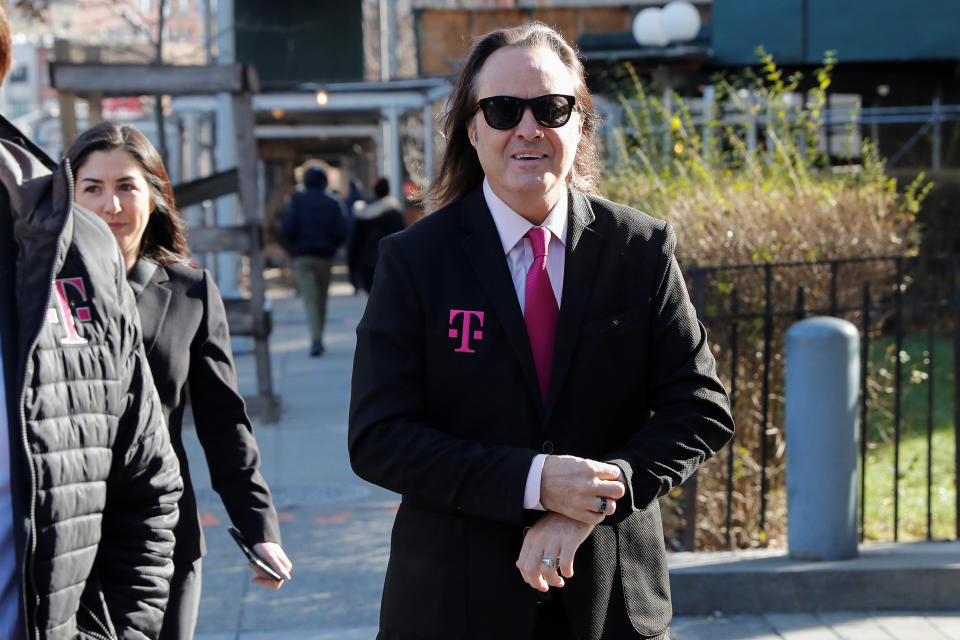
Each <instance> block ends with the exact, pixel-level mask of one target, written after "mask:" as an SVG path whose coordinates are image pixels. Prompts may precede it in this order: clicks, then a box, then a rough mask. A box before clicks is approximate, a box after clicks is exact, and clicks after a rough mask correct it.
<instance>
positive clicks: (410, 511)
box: [348, 23, 733, 640]
mask: <svg viewBox="0 0 960 640" xmlns="http://www.w3.org/2000/svg"><path fill="white" fill-rule="evenodd" d="M449 105H450V111H449V112H448V113H447V114H446V116H445V121H444V125H445V127H444V132H445V134H446V139H447V148H446V151H445V152H444V157H443V161H442V163H441V168H440V173H439V175H438V177H437V179H436V181H435V182H434V183H433V185H432V186H431V189H430V191H429V195H430V196H431V197H432V200H433V202H435V203H437V204H439V205H440V209H439V210H438V211H436V212H434V213H432V214H430V215H428V216H426V217H425V218H424V219H423V220H421V221H419V222H417V223H416V224H414V225H412V226H411V227H409V228H408V229H406V230H405V231H402V232H400V233H398V234H395V235H393V236H390V237H388V238H385V239H384V240H383V242H382V243H381V245H380V264H379V266H378V267H377V269H378V275H377V279H376V282H375V283H374V286H373V291H372V292H371V293H370V297H369V299H368V301H367V306H366V310H365V312H364V315H363V318H362V320H361V321H360V324H359V325H358V327H357V350H356V355H355V359H354V370H353V390H352V398H351V407H350V425H349V437H348V442H349V447H350V456H351V463H352V465H353V468H354V470H355V471H356V472H357V474H359V475H360V476H361V477H362V478H364V479H366V480H368V481H370V482H373V483H376V484H378V485H381V486H383V487H386V488H388V489H391V490H393V491H396V492H398V493H400V494H402V496H403V499H402V502H401V505H400V508H399V510H398V511H397V515H396V521H395V523H394V528H393V537H392V540H391V548H390V560H389V564H388V567H387V574H386V582H385V584H384V590H383V601H382V604H381V609H380V633H379V636H378V638H381V639H383V640H386V639H398V640H408V639H409V640H412V639H413V638H417V639H421V640H423V639H428V638H429V639H440V638H467V637H471V638H473V637H475V638H498V639H499V640H530V639H532V638H535V639H548V638H549V639H550V640H561V639H563V640H569V639H573V638H579V639H580V640H601V639H603V640H625V639H628V638H637V639H639V638H648V639H649V638H656V639H658V640H662V639H665V638H668V637H669V624H670V618H671V614H672V611H671V604H670V588H669V580H668V576H667V562H666V553H665V550H664V543H663V529H662V524H661V520H660V509H659V506H658V503H657V499H658V498H659V497H661V496H663V495H664V494H666V493H667V492H669V491H670V490H671V489H673V488H674V487H676V486H678V485H679V484H680V483H681V482H683V481H684V480H685V479H686V478H687V477H689V476H690V474H692V473H693V472H694V471H695V470H696V469H697V467H698V466H699V465H700V464H702V463H703V461H704V460H706V459H707V458H709V457H710V456H712V455H713V454H714V453H715V452H716V451H717V450H718V449H719V448H720V447H722V446H723V445H724V443H726V442H727V441H728V440H729V438H730V437H731V435H732V433H733V420H732V418H731V416H730V411H729V406H728V401H727V396H726V393H725V391H724V388H723V386H722V385H721V383H720V381H719V380H718V378H717V375H716V367H715V362H714V359H713V356H712V355H711V353H710V348H709V346H708V344H707V340H706V332H705V330H704V328H703V326H702V325H701V324H700V323H699V322H698V321H697V318H696V314H695V312H694V309H693V306H692V305H691V304H690V301H689V299H688V297H687V292H686V288H685V286H684V280H683V277H682V275H681V273H680V270H679V268H678V267H677V261H676V259H675V258H674V255H673V252H674V246H675V243H676V240H675V236H674V233H673V231H672V229H671V228H670V226H669V225H668V224H666V223H665V222H663V221H660V220H655V219H654V218H651V217H649V216H647V215H644V214H643V213H640V212H639V211H636V210H634V209H630V208H628V207H625V206H622V205H618V204H615V203H613V202H610V201H607V200H604V199H603V198H601V197H600V196H599V194H598V191H597V187H596V183H597V178H598V174H599V167H598V164H597V160H596V151H595V142H594V136H595V132H596V126H597V117H596V115H595V114H594V110H593V104H592V101H591V99H590V94H589V93H588V91H587V89H586V82H585V78H584V73H583V67H582V66H581V64H580V62H579V60H578V58H577V54H576V52H575V51H574V50H573V49H572V48H571V47H570V46H569V45H568V44H567V43H566V42H564V40H563V38H562V37H561V36H560V35H559V34H558V33H557V32H556V31H554V30H553V29H550V28H548V27H546V26H544V25H542V24H539V23H532V24H527V25H524V26H521V27H515V28H510V29H500V30H497V31H494V32H492V33H490V34H488V35H486V36H484V37H482V38H481V39H479V40H478V41H476V43H475V44H474V46H473V47H472V49H471V50H470V53H469V55H468V57H467V60H466V62H465V64H464V66H463V68H462V70H461V72H460V76H459V78H458V80H457V84H456V88H455V90H454V94H453V96H452V98H451V100H450V102H449ZM574 556H576V563H574ZM574 566H576V575H574Z"/></svg>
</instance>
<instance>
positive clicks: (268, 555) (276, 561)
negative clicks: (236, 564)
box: [250, 542, 293, 589]
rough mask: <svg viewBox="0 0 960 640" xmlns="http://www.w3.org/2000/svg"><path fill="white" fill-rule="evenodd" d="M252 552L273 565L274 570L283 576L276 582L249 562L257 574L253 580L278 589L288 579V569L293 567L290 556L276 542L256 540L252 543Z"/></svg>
mask: <svg viewBox="0 0 960 640" xmlns="http://www.w3.org/2000/svg"><path fill="white" fill-rule="evenodd" d="M253 552H254V553H255V554H257V555H258V556H260V559H261V560H263V561H264V562H266V563H267V564H268V565H270V566H271V567H273V568H274V569H275V570H276V572H277V573H279V574H280V575H281V576H283V578H284V579H283V580H281V581H280V582H276V581H275V580H274V579H273V578H271V577H270V576H268V575H267V574H265V573H264V572H263V571H261V570H260V569H259V568H257V565H255V564H253V563H252V562H251V563H250V568H251V569H253V570H254V572H256V574H257V577H256V578H254V579H253V582H256V583H257V584H260V585H263V586H265V587H269V588H271V589H279V588H280V587H281V586H283V583H284V582H285V581H287V580H290V570H291V569H293V563H292V562H290V558H288V557H287V554H286V553H284V551H283V547H281V546H280V545H278V544H277V543H276V542H258V543H257V544H255V545H253Z"/></svg>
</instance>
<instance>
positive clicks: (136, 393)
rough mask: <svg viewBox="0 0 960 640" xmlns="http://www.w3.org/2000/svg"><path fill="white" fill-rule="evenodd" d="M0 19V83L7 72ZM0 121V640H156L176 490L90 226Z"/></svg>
mask: <svg viewBox="0 0 960 640" xmlns="http://www.w3.org/2000/svg"><path fill="white" fill-rule="evenodd" d="M11 49H12V47H11V37H10V27H9V24H8V22H7V17H6V13H5V11H4V8H3V5H2V4H0V82H2V81H3V76H5V75H6V72H7V70H8V69H9V67H10V62H11V56H10V54H11ZM71 180H72V175H71V172H70V168H69V165H68V164H66V163H61V164H60V165H59V166H58V165H57V164H56V163H54V162H53V161H52V160H50V158H48V157H47V155H46V154H45V153H43V151H41V150H40V149H39V148H38V147H37V146H36V145H34V144H33V143H32V142H30V140H28V139H27V138H26V136H24V135H23V134H22V133H21V132H20V131H18V130H17V129H16V128H15V127H14V126H13V125H12V124H10V123H9V122H8V121H7V120H6V119H4V118H2V117H0V638H3V639H5V640H28V639H31V640H32V639H35V638H44V639H45V640H74V639H75V638H81V637H82V638H93V637H110V638H151V639H152V638H156V637H157V634H158V633H159V632H160V625H161V622H162V619H163V609H164V606H165V605H166V603H167V597H168V592H169V584H168V582H169V579H170V574H171V573H172V572H173V562H172V560H171V556H172V555H173V548H174V538H173V528H174V525H176V523H177V501H178V499H179V498H180V493H181V490H182V488H183V480H182V479H181V477H180V472H179V469H178V466H177V457H176V454H175V453H174V450H173V447H172V446H171V443H170V437H169V435H168V432H167V428H166V425H165V424H164V423H163V415H162V414H161V412H160V402H159V400H158V399H157V394H156V391H155V390H154V388H153V383H152V382H151V379H150V371H149V369H148V365H147V360H146V357H145V356H144V351H143V345H142V342H141V340H140V324H139V322H138V321H137V312H136V306H135V303H134V300H133V294H132V293H131V292H130V289H129V288H128V287H127V284H126V281H125V279H124V271H123V263H122V260H121V258H120V255H119V252H118V251H117V247H116V243H115V242H114V240H113V238H112V237H111V236H110V234H109V232H108V231H107V229H106V227H104V225H103V223H101V222H100V221H99V220H97V218H96V216H94V215H93V214H92V213H90V212H89V211H86V210H84V209H82V208H81V207H77V206H76V205H74V204H73V201H72V199H71V198H70V195H69V187H68V185H69V184H70V181H71Z"/></svg>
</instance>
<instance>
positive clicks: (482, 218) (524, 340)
mask: <svg viewBox="0 0 960 640" xmlns="http://www.w3.org/2000/svg"><path fill="white" fill-rule="evenodd" d="M461 225H462V227H463V231H464V234H463V239H462V243H463V251H464V253H465V254H466V256H467V260H468V262H469V263H470V265H471V266H472V267H473V270H474V272H475V273H476V275H477V279H478V280H479V281H480V286H481V287H482V288H483V290H484V292H485V293H486V294H487V297H488V298H489V299H490V302H491V304H492V305H493V311H494V313H495V314H496V316H497V318H499V319H500V323H501V324H502V325H503V330H504V333H506V334H507V339H508V340H509V341H510V346H511V347H512V348H513V351H514V354H515V355H516V356H517V361H518V362H519V363H520V368H521V370H522V371H523V377H524V380H526V382H527V391H528V392H530V393H531V394H533V396H534V397H535V398H537V401H538V402H537V404H538V405H539V404H540V387H539V385H538V383H537V370H536V367H535V366H534V364H533V352H532V351H531V350H530V339H529V338H528V337H527V326H526V325H525V324H524V322H523V314H522V313H521V311H520V303H519V301H518V300H517V292H516V290H515V289H514V288H513V280H512V279H511V278H510V271H509V269H508V268H507V258H506V256H504V255H503V244H502V243H501V242H500V236H499V234H498V233H497V227H496V225H495V224H494V222H493V217H492V216H491V215H490V210H489V209H488V208H487V203H486V201H485V200H484V198H483V191H482V189H479V188H477V189H475V190H474V191H472V192H471V193H470V194H469V195H467V196H466V197H465V198H464V200H463V209H462V218H461Z"/></svg>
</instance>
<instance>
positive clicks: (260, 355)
mask: <svg viewBox="0 0 960 640" xmlns="http://www.w3.org/2000/svg"><path fill="white" fill-rule="evenodd" d="M50 78H51V84H52V86H53V87H54V88H55V89H57V90H58V91H60V92H63V93H66V94H73V95H76V96H79V97H83V96H89V95H105V96H129V95H145V94H153V95H181V96H182V95H203V94H216V93H229V94H230V96H231V102H232V106H233V118H234V124H235V129H236V148H237V167H236V168H235V169H231V170H229V171H224V172H221V173H218V174H216V175H213V176H210V177H207V178H203V179H201V180H197V181H194V182H191V183H187V184H183V185H178V186H177V187H175V188H174V194H175V198H176V204H177V209H183V208H184V207H187V206H190V205H191V204H196V203H198V202H201V201H203V200H208V199H214V198H218V197H220V196H224V195H227V194H230V193H237V194H238V195H239V197H240V206H241V208H242V209H243V213H244V223H243V224H240V225H236V226H229V227H223V226H220V227H199V228H192V229H188V231H187V240H188V242H189V244H190V248H191V249H192V250H193V251H194V252H195V253H206V252H221V251H223V252H227V251H229V252H237V253H242V254H246V255H247V257H248V259H249V264H250V281H249V287H250V297H249V298H236V299H225V300H224V303H225V305H226V308H227V319H228V322H229V324H230V332H231V334H233V335H234V336H249V337H252V338H253V339H254V344H255V347H254V349H255V355H256V362H257V395H256V396H255V397H252V398H247V404H248V407H249V409H250V411H251V412H252V413H255V414H257V415H259V416H260V417H261V418H262V419H264V420H265V421H267V422H273V421H276V420H277V419H278V417H279V409H280V401H279V398H278V397H277V396H276V395H274V393H273V378H272V376H271V372H270V350H269V343H268V338H269V335H270V330H271V318H270V312H269V311H268V310H267V309H266V306H265V302H266V283H265V282H264V278H263V268H264V258H263V231H262V222H261V213H260V200H259V194H258V192H257V190H258V187H257V184H258V181H257V147H256V139H255V138H254V112H253V105H252V94H253V93H255V92H257V91H258V90H259V83H258V81H257V76H256V72H255V70H254V68H253V67H251V66H249V65H244V64H233V65H222V66H166V65H147V64H96V63H69V62H56V63H52V64H51V65H50ZM70 106H71V107H72V102H71V103H70ZM68 118H69V115H68ZM74 121H75V120H74Z"/></svg>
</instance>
